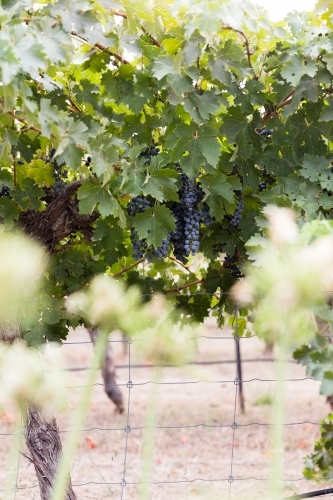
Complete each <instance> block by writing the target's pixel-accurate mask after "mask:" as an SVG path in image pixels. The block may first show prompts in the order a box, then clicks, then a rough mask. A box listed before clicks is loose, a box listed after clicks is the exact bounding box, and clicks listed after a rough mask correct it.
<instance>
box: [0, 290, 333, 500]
mask: <svg viewBox="0 0 333 500" xmlns="http://www.w3.org/2000/svg"><path fill="white" fill-rule="evenodd" d="M179 295H181V296H183V294H179ZM191 295H204V294H203V293H196V294H191ZM236 314H237V310H235V315H236ZM253 337H255V335H251V336H248V337H239V336H238V334H237V331H236V335H234V336H232V335H231V336H225V335H222V336H210V335H200V336H197V337H191V338H189V339H188V340H197V339H202V338H204V339H207V340H212V341H218V340H220V341H229V340H233V341H234V342H235V341H236V342H238V343H243V342H247V341H248V339H250V338H253ZM144 341H149V339H148V338H145V339H144V338H141V339H131V338H126V339H122V340H113V339H111V340H110V341H109V342H110V343H124V344H127V346H128V351H127V357H128V361H127V364H121V365H116V369H117V370H118V369H126V370H127V373H128V380H127V381H126V382H123V383H117V384H114V385H116V386H118V387H122V388H124V387H125V388H127V408H126V426H125V427H124V426H122V427H117V426H115V427H103V426H93V427H87V428H83V429H81V431H80V432H81V433H87V432H92V431H103V432H117V431H121V432H124V442H123V452H122V453H123V466H122V473H121V475H120V476H119V477H118V478H115V480H114V481H112V482H109V481H86V482H76V483H75V482H74V483H73V484H72V486H73V487H74V488H78V489H79V488H83V487H85V486H91V485H94V486H96V487H99V486H114V487H120V496H119V498H120V499H121V500H127V499H128V498H133V497H129V496H128V495H127V492H126V487H127V486H140V485H142V484H143V483H142V482H140V480H138V481H133V480H132V479H129V478H128V474H127V472H128V465H129V464H128V442H129V436H130V433H131V432H132V431H143V430H145V429H147V428H148V427H149V426H147V425H139V426H138V425H131V423H132V418H131V411H132V407H131V392H132V390H133V388H135V387H137V388H140V387H143V386H147V385H153V384H154V385H159V386H170V387H173V386H184V385H197V384H214V385H221V384H233V385H234V387H235V390H234V404H233V415H232V421H229V422H226V423H221V424H220V423H208V422H197V423H191V424H188V425H156V426H154V427H153V429H156V430H168V429H169V430H175V429H182V430H185V429H199V428H207V429H209V428H211V429H217V428H226V429H228V428H231V430H232V438H231V451H230V460H229V474H228V475H223V474H222V475H220V476H216V477H211V478H208V477H194V478H189V479H187V478H182V479H175V480H170V479H168V480H167V479H166V480H159V481H154V480H150V481H146V482H145V484H148V485H151V486H159V485H177V484H179V485H181V484H193V483H202V484H205V483H217V484H226V485H227V486H228V500H231V498H232V492H233V485H234V484H235V483H237V482H246V481H255V482H268V481H269V478H268V477H260V476H259V477H257V476H252V475H244V476H240V475H237V474H235V469H234V457H235V443H236V435H237V433H238V432H239V429H241V428H246V427H251V426H253V427H256V426H258V427H272V426H274V425H277V424H276V423H274V422H265V421H262V422H258V421H253V422H248V423H240V422H237V411H238V398H239V394H240V388H241V387H242V386H244V384H252V383H260V382H265V383H266V382H272V383H273V382H274V383H275V382H278V380H277V379H275V378H260V377H253V378H248V379H242V378H241V376H240V374H239V369H237V359H226V360H217V361H216V360H214V361H211V360H203V361H191V362H189V363H188V365H192V366H214V365H217V366H218V365H223V364H234V365H235V377H234V378H230V379H217V380H205V379H200V380H184V381H173V380H172V381H171V380H170V381H165V380H163V381H154V380H148V381H144V382H142V381H136V380H135V377H134V375H133V372H132V370H133V369H140V368H169V369H175V370H179V367H177V366H175V365H172V364H165V365H158V364H135V363H132V349H133V346H134V347H135V345H136V343H138V342H144ZM91 343H92V342H91V341H83V342H64V344H63V345H64V346H72V348H73V349H75V347H74V346H77V345H82V344H91ZM214 349H216V347H215V346H214ZM238 361H239V360H238ZM274 361H275V359H274V358H273V357H270V358H248V359H244V360H242V363H274ZM288 362H290V363H295V361H294V360H292V359H289V360H288ZM87 369H88V367H86V366H84V367H69V368H67V370H68V371H73V372H75V371H85V370H87ZM304 381H313V382H315V383H317V384H318V381H317V380H315V379H314V378H312V377H299V378H286V379H285V380H284V382H293V383H297V384H300V386H301V384H302V383H303V382H304ZM93 385H94V386H96V387H99V386H104V384H102V383H96V384H93ZM84 387H85V386H84V385H74V386H68V387H67V388H68V389H80V388H84ZM222 391H223V389H222V388H221V389H220V393H219V397H220V398H222V397H223V393H222ZM323 416H324V415H323ZM302 425H312V426H320V422H315V421H311V420H307V419H306V420H300V421H295V422H293V421H291V422H284V423H283V426H285V427H293V426H302ZM68 432H70V431H69V430H67V429H60V433H61V434H67V433H68ZM14 435H15V433H5V432H2V433H0V436H2V437H5V436H7V437H9V436H14ZM212 458H213V459H214V457H212ZM18 472H19V462H18V463H17V471H16V481H15V486H14V489H13V490H8V489H0V492H1V493H5V492H8V491H13V493H14V496H13V499H14V500H15V499H16V498H17V494H18V492H20V491H25V490H34V489H36V488H38V483H37V481H36V483H35V484H32V485H29V486H28V485H26V486H24V485H20V484H19V482H20V478H19V476H18ZM332 479H333V476H327V477H325V478H323V480H325V481H330V480H332ZM282 481H283V483H285V484H296V483H300V482H305V481H307V480H306V479H305V478H304V477H303V476H301V474H300V476H299V477H296V478H288V477H284V478H283V479H282ZM332 492H333V489H331V490H330V489H328V488H326V489H324V490H320V491H319V490H318V492H317V493H320V494H322V495H327V494H329V493H332ZM97 496H98V493H96V497H97ZM179 496H180V493H179V494H177V497H179ZM312 496H316V495H314V494H313V492H312V493H311V492H310V493H302V494H300V495H298V496H297V495H293V496H292V497H289V498H293V499H295V498H310V497H312ZM318 496H319V495H318ZM117 498H118V497H117Z"/></svg>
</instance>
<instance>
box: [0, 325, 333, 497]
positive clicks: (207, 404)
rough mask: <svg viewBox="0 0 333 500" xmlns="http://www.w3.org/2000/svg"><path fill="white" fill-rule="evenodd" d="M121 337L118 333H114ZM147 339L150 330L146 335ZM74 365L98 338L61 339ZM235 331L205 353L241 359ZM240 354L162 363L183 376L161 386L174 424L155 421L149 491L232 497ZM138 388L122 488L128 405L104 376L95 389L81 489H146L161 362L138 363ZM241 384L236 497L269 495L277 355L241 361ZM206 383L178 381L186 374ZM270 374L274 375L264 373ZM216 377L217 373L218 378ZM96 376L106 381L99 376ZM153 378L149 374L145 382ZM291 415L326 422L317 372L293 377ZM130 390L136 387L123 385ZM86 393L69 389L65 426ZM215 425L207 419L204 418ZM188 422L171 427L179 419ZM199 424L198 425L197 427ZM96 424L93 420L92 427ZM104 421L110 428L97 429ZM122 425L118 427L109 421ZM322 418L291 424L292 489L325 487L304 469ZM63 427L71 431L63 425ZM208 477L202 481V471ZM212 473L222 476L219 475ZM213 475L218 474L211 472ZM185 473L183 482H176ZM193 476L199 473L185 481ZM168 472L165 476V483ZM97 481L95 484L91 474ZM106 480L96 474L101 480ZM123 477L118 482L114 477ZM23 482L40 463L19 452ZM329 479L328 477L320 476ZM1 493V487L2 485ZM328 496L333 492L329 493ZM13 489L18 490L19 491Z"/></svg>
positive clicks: (7, 423) (256, 348) (3, 423)
mask: <svg viewBox="0 0 333 500" xmlns="http://www.w3.org/2000/svg"><path fill="white" fill-rule="evenodd" d="M204 333H205V334H208V335H210V336H211V337H217V336H221V332H218V331H216V330H215V329H213V328H208V327H207V328H206V331H205V332H204ZM115 338H117V337H113V339H115ZM82 340H85V341H87V340H88V335H87V334H86V333H85V331H84V330H78V331H76V332H73V333H72V334H71V335H70V338H69V339H68V341H72V342H75V341H82ZM146 341H149V340H146ZM114 346H115V347H114V353H115V359H116V363H117V364H124V363H126V359H127V357H126V355H124V353H123V349H122V344H121V343H116V344H114ZM62 350H63V351H64V356H65V360H66V364H67V366H71V367H75V366H85V365H87V364H88V363H89V359H90V358H91V355H92V347H91V345H90V344H82V345H66V346H64V347H63V348H62ZM241 351H242V356H243V358H244V359H245V358H253V357H259V358H261V359H265V356H266V355H265V354H264V346H263V344H262V343H261V342H260V341H259V340H258V339H257V338H249V339H242V340H241ZM131 354H132V360H133V362H135V359H136V356H135V343H133V344H132V346H131ZM234 357H235V346H234V341H233V340H232V339H230V340H218V339H216V338H213V339H206V338H202V339H199V341H198V350H197V356H196V359H197V360H205V361H208V360H210V361H213V360H227V359H234ZM235 370H236V367H235V364H223V365H213V366H204V367H202V366H201V367H191V368H190V369H188V370H180V369H176V368H165V369H163V374H162V382H176V384H164V385H160V386H159V387H158V407H157V422H158V425H160V426H167V427H171V428H168V429H157V430H156V431H155V449H154V454H153V459H152V470H151V480H152V481H156V482H161V483H162V484H158V485H152V486H151V488H150V491H151V498H152V499H154V500H169V499H171V498H181V499H199V498H205V499H208V498H209V499H210V500H214V499H217V498H218V499H219V500H221V499H222V500H223V499H227V498H228V495H229V483H228V481H227V478H228V477H229V475H230V470H231V469H230V467H231V450H232V437H233V430H232V429H231V424H232V422H233V419H234V415H233V412H234V401H235V385H234V383H233V380H234V378H235V375H236V373H235ZM288 370H289V373H288V374H287V377H288V378H302V377H304V376H305V374H304V369H303V368H302V367H300V366H297V365H295V364H290V365H289V367H288ZM130 377H131V380H132V382H133V383H134V384H142V385H134V387H133V388H132V389H131V399H130V412H129V425H130V426H131V427H132V428H133V429H132V430H131V432H130V433H129V434H128V446H127V459H126V481H127V485H126V486H125V488H124V491H123V496H122V497H121V486H120V481H121V479H122V477H123V466H124V456H125V455H124V454H125V441H126V433H125V432H124V430H123V429H124V428H125V426H126V423H127V415H126V414H125V415H119V414H115V413H114V409H113V406H112V405H111V403H110V401H109V400H108V398H107V396H106V395H105V393H104V390H103V387H101V386H100V385H97V386H96V387H95V388H94V390H93V396H92V401H91V405H90V411H89V413H88V415H87V418H86V423H85V429H86V430H85V431H84V432H82V433H81V437H80V443H79V447H78V450H77V453H76V456H75V459H74V461H73V466H72V470H71V475H72V481H73V484H74V485H77V486H75V488H74V489H75V491H76V492H77V495H78V498H80V499H96V500H97V499H101V498H110V499H120V498H122V499H123V500H129V499H137V498H139V495H138V491H137V486H136V485H132V484H130V483H133V482H138V481H139V480H140V476H141V455H142V437H143V431H142V429H134V428H135V427H143V426H145V422H146V406H147V402H148V400H149V398H150V395H151V390H152V384H151V383H149V381H151V380H152V379H153V370H152V369H151V368H144V369H138V368H137V369H136V368H132V369H131V375H130ZM243 378H244V380H245V381H248V380H250V379H254V378H256V379H261V380H252V381H248V382H245V383H244V384H243V388H244V394H245V407H246V413H245V414H244V415H242V414H240V412H239V410H238V409H237V412H236V422H237V424H238V427H237V429H236V430H235V438H234V456H233V471H232V475H233V477H234V478H235V479H236V480H235V481H234V482H233V483H232V485H231V498H232V499H237V500H238V499H242V498H244V499H245V498H246V499H247V500H251V499H253V500H254V499H258V498H267V496H266V497H265V492H266V491H267V481H266V479H267V477H268V474H269V463H270V427H269V426H267V425H262V424H269V423H273V422H274V415H273V414H272V406H271V405H270V404H260V401H261V402H265V401H266V402H267V401H269V400H270V398H272V396H273V395H274V387H275V384H274V382H269V381H267V379H272V378H274V365H273V363H270V362H256V363H244V364H243ZM84 380H85V374H84V372H75V373H73V380H72V385H76V386H80V385H84ZM199 380H202V381H201V382H198V383H190V384H180V382H190V381H191V382H194V381H199ZM265 380H266V381H265ZM118 381H119V383H124V384H126V383H127V381H128V370H126V369H119V370H118ZM212 381H214V383H211V382H212ZM98 382H101V380H100V378H99V379H98ZM147 382H148V383H147ZM285 390H286V413H285V422H286V423H290V424H292V423H296V422H305V421H310V422H314V423H318V422H319V421H320V419H321V418H323V417H324V416H325V415H326V414H327V413H328V411H329V408H328V406H327V405H326V403H325V399H324V398H323V397H320V396H319V384H318V383H317V382H315V381H312V380H305V381H298V382H287V383H286V385H285ZM123 393H124V395H125V398H126V399H127V397H128V389H127V388H126V387H124V388H123ZM79 397H80V389H79V388H73V389H70V390H69V401H70V402H69V407H70V409H71V410H72V411H69V413H68V414H66V415H65V416H64V415H61V416H59V417H58V423H59V427H60V429H61V430H66V429H68V428H69V425H70V419H71V416H72V414H73V411H74V409H75V407H76V404H77V401H78V400H79ZM203 423H204V424H206V425H209V426H210V427H204V426H201V425H200V424H203ZM11 426H12V415H11V413H10V411H8V412H6V413H5V414H3V415H2V418H0V432H2V433H5V432H10V431H11ZM173 426H174V427H186V426H193V427H188V428H172V427H173ZM195 426H197V427H195ZM93 428H95V429H93ZM96 428H100V429H102V430H99V429H96ZM108 428H113V429H114V428H115V429H120V430H103V429H108ZM318 432H319V428H318V425H313V424H311V423H303V424H301V423H300V424H298V425H288V426H286V427H285V444H284V466H285V469H284V479H285V483H284V484H285V493H286V496H287V495H292V494H293V493H294V492H296V493H304V492H307V491H311V490H312V489H316V488H318V486H316V485H315V484H313V483H312V484H311V483H309V482H307V481H305V480H300V481H294V480H295V479H301V478H302V469H303V458H304V456H305V455H306V454H307V453H308V452H309V451H310V450H311V449H312V447H313V444H314V442H315V440H316V439H317V437H318ZM63 437H65V434H63ZM0 440H1V441H0V442H1V447H0V460H1V463H0V466H1V467H0V481H1V483H0V489H1V488H3V487H4V484H5V483H4V477H5V474H6V473H5V470H6V467H5V466H6V458H7V456H8V455H7V454H8V446H9V438H8V437H5V436H0ZM198 478H201V479H204V480H206V481H199V480H198V481H194V480H195V479H198ZM214 479H224V480H222V481H213V480H214ZM208 480H210V481H208ZM178 481H184V482H178ZM187 481H193V482H187ZM163 482H166V483H165V484H163ZM87 483H90V484H87ZM97 483H98V484H97ZM107 483H116V484H107ZM18 484H19V486H20V487H24V486H31V485H33V484H36V479H35V475H34V470H33V467H32V466H31V465H29V463H28V461H27V460H26V459H25V458H24V457H21V459H20V467H19V475H18ZM321 486H322V485H321ZM0 498H2V497H1V493H0ZM23 498H25V499H39V498H40V497H39V495H38V488H34V489H26V490H25V489H23V490H19V491H18V492H17V493H16V497H15V500H19V499H23ZM325 498H327V497H325ZM13 499H14V494H13Z"/></svg>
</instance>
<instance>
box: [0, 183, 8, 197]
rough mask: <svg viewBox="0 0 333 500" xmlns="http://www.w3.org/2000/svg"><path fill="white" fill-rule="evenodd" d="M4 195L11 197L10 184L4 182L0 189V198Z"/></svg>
mask: <svg viewBox="0 0 333 500" xmlns="http://www.w3.org/2000/svg"><path fill="white" fill-rule="evenodd" d="M4 196H5V197H7V198H10V189H9V187H8V186H5V184H2V186H1V189H0V198H2V197H4Z"/></svg>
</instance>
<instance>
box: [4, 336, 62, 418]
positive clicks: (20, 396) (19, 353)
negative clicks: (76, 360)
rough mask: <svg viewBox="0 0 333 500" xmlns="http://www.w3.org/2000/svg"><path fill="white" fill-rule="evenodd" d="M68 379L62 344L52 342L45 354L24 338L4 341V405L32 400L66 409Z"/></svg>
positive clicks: (55, 408) (47, 408) (42, 406)
mask: <svg viewBox="0 0 333 500" xmlns="http://www.w3.org/2000/svg"><path fill="white" fill-rule="evenodd" d="M46 367H47V372H46V370H45V368H46ZM66 379H67V375H66V372H64V370H62V369H61V365H60V359H59V348H57V347H54V346H52V345H50V344H49V345H48V346H47V349H46V351H45V352H44V354H43V355H42V354H41V353H39V352H38V351H36V350H34V349H31V348H29V347H27V346H26V345H25V344H24V343H23V342H15V343H14V344H12V345H6V344H0V380H1V391H0V407H2V408H6V407H7V406H8V405H11V404H13V403H14V404H18V405H21V406H22V405H30V404H31V405H34V406H38V407H41V408H44V409H45V410H46V411H48V412H53V411H54V410H64V409H65V408H66V398H65V394H64V387H65V386H66Z"/></svg>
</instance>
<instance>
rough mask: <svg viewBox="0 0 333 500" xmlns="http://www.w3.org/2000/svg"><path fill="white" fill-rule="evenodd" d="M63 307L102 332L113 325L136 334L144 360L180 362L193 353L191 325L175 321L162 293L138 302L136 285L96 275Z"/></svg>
mask: <svg viewBox="0 0 333 500" xmlns="http://www.w3.org/2000/svg"><path fill="white" fill-rule="evenodd" d="M66 305H67V309H68V311H69V312H71V313H73V314H80V315H82V316H83V317H84V318H86V320H87V322H89V323H90V324H91V325H93V326H98V327H100V328H102V329H103V330H104V331H105V332H106V333H108V332H110V331H112V330H113V329H115V328H118V329H120V330H121V331H122V332H124V333H125V334H126V335H128V336H131V337H134V339H135V336H136V335H137V334H139V335H140V340H141V338H142V339H143V341H142V342H138V344H137V348H138V352H140V355H141V356H142V358H143V359H144V360H148V361H150V362H153V363H154V362H155V363H159V364H183V363H184V362H185V361H187V360H188V359H189V358H190V357H191V355H192V352H193V348H194V342H193V340H192V338H193V335H194V333H193V332H194V330H193V326H191V327H189V326H187V327H186V328H184V327H181V326H180V324H176V318H175V315H174V313H173V311H172V309H171V307H170V306H169V305H168V304H167V303H166V301H165V300H164V297H163V296H162V295H156V296H154V297H153V298H152V300H151V301H150V302H147V303H142V297H141V292H140V290H139V289H138V288H137V287H134V286H133V287H130V288H129V289H126V290H125V286H124V285H123V284H122V283H121V282H118V281H117V280H115V279H114V278H110V277H106V276H104V275H102V276H97V277H96V278H94V279H93V280H92V282H91V284H90V287H89V289H88V291H87V292H86V293H84V292H78V293H74V294H72V295H71V296H70V297H69V298H68V299H67V303H66Z"/></svg>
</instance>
